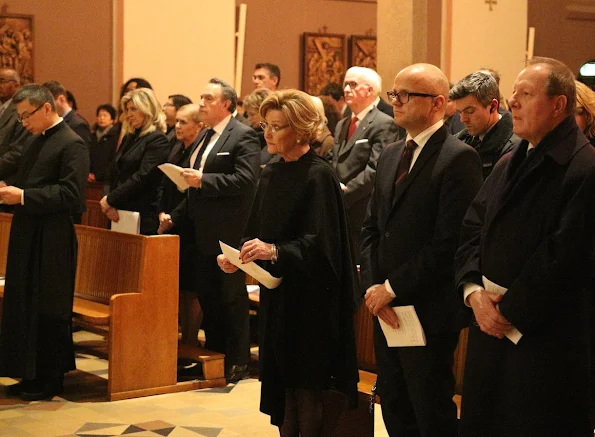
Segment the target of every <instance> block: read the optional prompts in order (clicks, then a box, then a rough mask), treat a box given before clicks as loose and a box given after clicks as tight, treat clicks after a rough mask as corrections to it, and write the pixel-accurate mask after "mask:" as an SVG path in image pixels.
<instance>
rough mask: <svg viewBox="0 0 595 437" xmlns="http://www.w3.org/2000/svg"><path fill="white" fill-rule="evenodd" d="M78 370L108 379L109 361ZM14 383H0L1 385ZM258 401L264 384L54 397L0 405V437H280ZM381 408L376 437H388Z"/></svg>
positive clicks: (85, 363) (82, 364) (87, 361)
mask: <svg viewBox="0 0 595 437" xmlns="http://www.w3.org/2000/svg"><path fill="white" fill-rule="evenodd" d="M92 339H94V334H90V333H87V332H83V331H80V332H77V333H75V341H81V340H92ZM77 368H78V369H79V370H83V371H86V372H89V373H92V374H95V375H97V376H100V377H102V378H107V361H105V360H102V359H99V358H96V357H93V356H90V355H83V354H79V355H78V356H77ZM13 382H14V381H13V380H11V379H9V378H0V384H3V385H8V384H12V383H13ZM1 392H2V391H1V390H0V393H1ZM1 397H2V394H0V398H1ZM259 398H260V383H259V382H258V381H257V380H255V379H248V380H244V381H241V382H240V383H238V384H237V385H235V386H234V385H229V386H227V387H223V388H216V389H205V390H197V391H191V392H182V393H175V394H168V395H161V396H150V397H145V398H138V399H130V400H125V401H116V402H70V401H67V400H65V399H63V398H60V397H55V398H54V399H52V400H51V401H47V402H32V403H29V404H27V403H22V404H13V405H2V404H0V436H7V437H8V436H9V437H74V436H81V437H82V436H85V437H92V436H119V435H126V436H131V437H140V436H152V437H157V436H168V437H184V436H188V437H197V436H203V437H231V436H243V437H269V436H271V437H273V436H278V435H279V433H278V431H277V428H276V427H273V426H272V425H270V422H269V417H268V416H266V415H264V414H262V413H260V412H259V410H258V404H259ZM1 400H2V399H0V401H1ZM4 400H5V401H6V399H4ZM377 407H378V408H377V409H376V417H375V428H376V429H375V436H380V437H382V436H387V433H386V430H385V428H384V425H383V423H382V418H381V415H380V408H379V406H377Z"/></svg>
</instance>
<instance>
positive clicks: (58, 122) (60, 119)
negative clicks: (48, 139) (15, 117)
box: [41, 117, 64, 135]
mask: <svg viewBox="0 0 595 437" xmlns="http://www.w3.org/2000/svg"><path fill="white" fill-rule="evenodd" d="M62 121H64V119H63V118H62V117H58V121H57V122H55V123H54V124H52V125H51V126H50V127H48V128H47V129H46V130H44V131H43V132H42V133H41V135H45V133H46V132H47V131H49V130H50V129H51V128H53V127H55V126H58V125H59V124H60V123H62Z"/></svg>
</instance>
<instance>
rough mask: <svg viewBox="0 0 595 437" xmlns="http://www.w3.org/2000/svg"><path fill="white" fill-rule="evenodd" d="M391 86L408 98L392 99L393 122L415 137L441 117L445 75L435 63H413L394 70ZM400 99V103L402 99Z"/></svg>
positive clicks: (447, 88)
mask: <svg viewBox="0 0 595 437" xmlns="http://www.w3.org/2000/svg"><path fill="white" fill-rule="evenodd" d="M393 90H394V91H395V92H398V93H399V94H400V95H401V96H403V95H405V94H409V96H408V101H407V99H403V98H401V99H395V100H394V101H393V107H394V108H393V109H394V113H395V123H396V124H398V125H399V126H401V127H404V128H405V129H406V130H407V132H408V133H409V134H411V136H413V137H415V136H416V135H418V134H419V133H421V132H423V131H424V130H426V129H427V128H429V127H430V126H432V125H433V124H435V123H437V122H438V121H439V120H442V119H443V118H444V112H445V111H446V101H447V100H448V99H447V97H448V91H449V86H448V79H447V78H446V75H445V74H444V73H443V72H442V70H440V69H439V68H438V67H436V66H435V65H431V64H413V65H410V66H409V67H406V68H404V69H403V70H401V71H400V72H399V74H397V77H396V78H395V83H394V87H393ZM401 101H403V103H402V102H401Z"/></svg>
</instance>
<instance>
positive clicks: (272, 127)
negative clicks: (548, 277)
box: [258, 121, 289, 133]
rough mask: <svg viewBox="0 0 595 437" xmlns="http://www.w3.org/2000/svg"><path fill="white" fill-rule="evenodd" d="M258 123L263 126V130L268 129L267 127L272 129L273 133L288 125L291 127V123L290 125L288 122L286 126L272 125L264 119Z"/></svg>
mask: <svg viewBox="0 0 595 437" xmlns="http://www.w3.org/2000/svg"><path fill="white" fill-rule="evenodd" d="M258 125H259V126H260V128H261V129H262V130H263V131H266V130H267V129H270V130H271V132H273V133H277V132H279V131H280V130H283V129H285V128H286V127H289V125H288V124H286V125H285V126H272V125H270V124H268V123H267V122H264V121H261V122H260V123H258Z"/></svg>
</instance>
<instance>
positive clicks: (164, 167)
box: [158, 163, 190, 191]
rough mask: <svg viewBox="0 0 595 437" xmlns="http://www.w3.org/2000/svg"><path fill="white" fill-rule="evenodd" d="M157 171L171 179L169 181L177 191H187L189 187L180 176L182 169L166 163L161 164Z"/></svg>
mask: <svg viewBox="0 0 595 437" xmlns="http://www.w3.org/2000/svg"><path fill="white" fill-rule="evenodd" d="M158 167H159V170H161V171H162V172H163V173H165V175H166V176H167V177H168V178H170V179H171V181H172V182H173V183H174V184H176V186H177V187H178V190H180V191H184V190H187V189H188V187H189V186H190V185H188V183H187V182H186V181H185V180H184V177H183V176H182V172H183V171H184V169H183V168H182V167H179V166H177V165H174V164H170V163H166V164H161V165H160V166H158Z"/></svg>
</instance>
